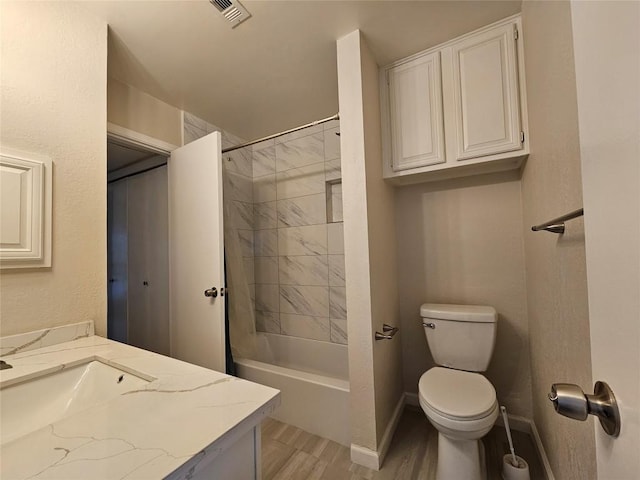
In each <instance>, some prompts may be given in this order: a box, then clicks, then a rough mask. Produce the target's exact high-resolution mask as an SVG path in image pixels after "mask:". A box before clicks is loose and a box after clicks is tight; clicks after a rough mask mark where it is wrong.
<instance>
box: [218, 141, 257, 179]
mask: <svg viewBox="0 0 640 480" xmlns="http://www.w3.org/2000/svg"><path fill="white" fill-rule="evenodd" d="M222 159H223V165H224V167H225V169H227V170H229V171H231V172H236V173H239V174H240V175H244V176H245V177H249V178H252V177H253V152H252V151H251V150H250V149H249V148H241V149H239V150H234V151H232V152H228V153H224V154H223V155H222Z"/></svg>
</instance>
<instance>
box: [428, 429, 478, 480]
mask: <svg viewBox="0 0 640 480" xmlns="http://www.w3.org/2000/svg"><path fill="white" fill-rule="evenodd" d="M463 478H464V479H465V480H486V479H487V468H486V463H485V456H484V445H483V444H482V442H481V441H480V440H455V439H452V438H449V437H447V436H445V435H443V434H442V433H440V432H438V467H437V470H436V480H460V479H463Z"/></svg>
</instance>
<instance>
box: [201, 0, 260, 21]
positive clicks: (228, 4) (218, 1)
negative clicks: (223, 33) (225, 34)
mask: <svg viewBox="0 0 640 480" xmlns="http://www.w3.org/2000/svg"><path fill="white" fill-rule="evenodd" d="M209 1H210V2H211V3H212V4H213V5H214V6H215V7H216V8H217V9H218V10H219V11H220V13H222V15H224V18H226V19H227V20H228V21H229V23H231V28H235V27H237V26H238V25H240V24H241V23H242V22H244V21H245V20H246V19H248V18H249V17H250V16H251V14H250V13H249V12H247V9H246V8H244V7H243V6H242V4H241V3H240V2H239V1H238V0H233V1H232V0H209Z"/></svg>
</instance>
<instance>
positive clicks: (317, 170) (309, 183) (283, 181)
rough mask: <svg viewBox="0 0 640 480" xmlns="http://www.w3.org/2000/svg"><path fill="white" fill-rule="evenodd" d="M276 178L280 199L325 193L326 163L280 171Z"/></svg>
mask: <svg viewBox="0 0 640 480" xmlns="http://www.w3.org/2000/svg"><path fill="white" fill-rule="evenodd" d="M276 180H277V181H276V184H277V185H276V190H277V198H278V200H282V199H285V198H293V197H303V196H305V195H313V194H314V193H324V190H325V186H324V163H315V164H313V165H306V166H304V167H300V168H292V169H291V170H287V171H286V172H279V173H278V174H277V176H276Z"/></svg>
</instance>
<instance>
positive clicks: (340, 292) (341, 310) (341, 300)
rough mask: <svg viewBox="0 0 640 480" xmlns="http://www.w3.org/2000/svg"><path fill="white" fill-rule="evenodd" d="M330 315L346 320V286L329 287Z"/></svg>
mask: <svg viewBox="0 0 640 480" xmlns="http://www.w3.org/2000/svg"><path fill="white" fill-rule="evenodd" d="M329 316H330V317H331V318H337V319H342V320H346V318H347V297H346V288H345V287H330V288H329Z"/></svg>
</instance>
